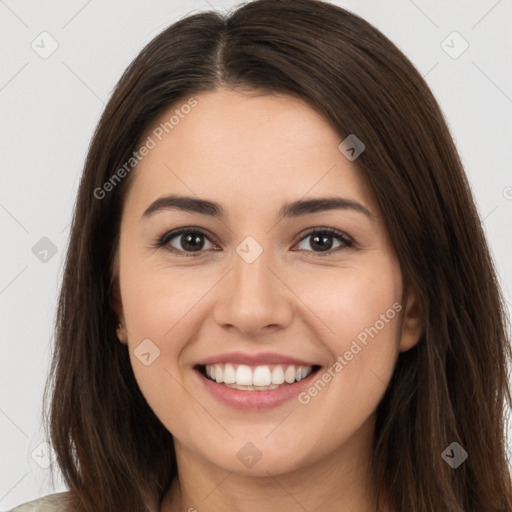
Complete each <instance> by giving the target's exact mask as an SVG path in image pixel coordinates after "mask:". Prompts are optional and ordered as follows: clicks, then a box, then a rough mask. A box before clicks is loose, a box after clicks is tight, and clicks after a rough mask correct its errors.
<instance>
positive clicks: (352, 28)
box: [44, 0, 512, 512]
mask: <svg viewBox="0 0 512 512" xmlns="http://www.w3.org/2000/svg"><path fill="white" fill-rule="evenodd" d="M221 86H223V87H230V88H239V89H247V90H263V91H267V92H270V93H273V92H279V93H286V94H290V95H293V96H295V97H298V98H301V99H302V100H305V101H307V102H308V104H310V105H311V106H312V107H313V108H315V109H316V110H317V111H318V112H320V113H321V114H323V115H324V116H325V118H326V119H327V120H328V122H330V123H331V124H332V126H333V127H334V129H336V130H337V132H338V133H339V135H340V141H341V140H343V139H344V138H345V137H346V136H347V135H348V134H356V136H357V137H358V138H359V139H361V140H362V141H363V143H364V144H365V146H366V149H365V151H364V152H363V153H362V154H361V155H360V156H359V158H358V160H357V163H358V165H359V166H361V168H362V169H363V171H364V172H365V173H366V175H367V176H368V178H369V180H370V182H371V184H372V186H373V188H374V190H375V193H376V196H377V198H378V202H379V205H380V208H381V209H382V212H383V214H384V217H385V220H386V224H387V229H388V230H389V233H390V236H391V240H392V242H393V244H394V248H395V250H396V253H397V255H398V258H399V260H400V264H401V269H402V273H403V277H404V280H405V282H406V283H407V284H408V286H413V287H414V288H415V289H416V290H417V292H418V294H419V297H420V300H421V304H422V313H423V316H424V325H425V329H424V332H423V334H422V337H421V339H420V341H419V343H418V344H417V345H416V346H415V347H414V348H412V349H410V350H409V351H407V352H404V353H400V355H399V359H398V362H397V365H396V368H395V372H394V375H393V377H392V381H391V383H390V385H389V387H388V389H387V391H386V393H385V395H384V397H383V399H382V401H381V403H380V404H379V406H378V410H377V423H376V429H375V435H374V458H373V465H372V471H373V475H372V477H373V481H374V482H375V484H376V486H377V487H376V492H377V495H378V496H380V497H381V498H382V500H384V496H389V500H390V504H391V506H392V507H393V508H394V510H396V511H399V510H400V511H401V510H407V511H408V512H432V511H436V512H442V511H450V512H462V511H466V512H477V511H486V512H491V511H495V512H498V511H501V512H503V511H511V510H512V497H511V496H512V485H511V478H510V471H509V467H508V462H507V457H506V445H505V427H506V425H505V416H504V407H505V405H506V404H508V406H509V407H510V406H511V394H510V388H509V381H508V375H507V362H510V360H511V348H510V343H509V339H508V338H507V337H508V336H509V334H508V332H509V326H508V321H507V317H506V309H505V307H504V301H503V298H502V296H501V294H500V289H499V284H498V280H497V277H496V272H495V270H494V267H493V262H492V260H491V257H490V254H489V249H488V246H487V244H486V240H485V237H484V233H483V230H482V227H481V223H480V220H479V217H478V214H477V210H476V208H475V204H474V199H473V197H472V194H471V191H470V188H469V185H468V181H467V179H466V176H465V174H464V170H463V167H462V164H461V161H460V158H459V156H458V154H457V150H456V148H455V146H454V143H453V140H452V137H451V135H450V133H449V131H448V128H447V125H446V123H445V120H444V118H443V115H442V113H441V111H440V109H439V106H438V104H437V102H436V100H435V99H434V97H433V95H432V93H431V91H430V89H429V88H428V86H427V85H426V83H425V82H424V80H423V79H422V77H421V75H420V74H419V73H418V71H417V70H416V69H415V67H414V66H413V65H412V64H411V62H410V61H409V60H408V59H407V58H406V57H405V56H404V55H403V54H402V53H401V52H400V51H399V50H398V49H397V47H396V46H395V45H394V44H393V43H392V42H391V41H390V40H389V39H388V38H386V37H385V36H384V35H383V34H382V33H380V32H379V31H378V30H376V29H375V28H374V27H373V26H372V25H370V24H369V23H368V22H366V21H365V20H363V19H362V18H360V17H359V16H357V15H355V14H353V13H350V12H348V11H347V10H344V9H342V8H340V7H337V6H334V5H332V4H329V3H326V2H323V1H317V0H293V1H287V0H257V1H253V2H250V3H247V4H245V5H242V6H240V7H239V8H238V9H237V10H235V11H233V12H232V13H230V14H229V15H226V16H222V15H220V14H218V13H215V12H203V13H199V14H194V15H190V16H188V17H185V18H183V19H181V20H180V21H178V22H176V23H174V24H173V25H172V26H170V27H168V28H167V29H166V30H164V31H163V32H162V33H161V34H160V35H158V36H157V37H156V38H154V39H153V40H152V41H151V42H150V43H149V44H148V45H147V46H146V47H145V48H144V49H143V50H142V51H141V53H140V54H139V55H138V56H137V58H136V59H135V60H134V61H133V62H132V64H131V65H130V66H129V67H128V69H127V70H126V71H125V73H124V74H123V76H122V77H121V79H120V81H119V82H118V84H117V86H116V88H115V90H114V92H113V94H112V97H111V98H110V100H109V102H108V104H107V106H106V108H105V111H104V112H103V115H102V116H101V119H100V121H99V124H98V127H97V129H96V132H95V134H94V137H93V140H92V142H91V145H90V148H89V152H88V156H87V160H86V163H85V167H84V170H83V175H82V179H81V182H80V187H79V192H78V197H77V201H76V206H75V211H74V218H73V223H72V227H71V234H70V242H69V248H68V252H67V260H66V266H65V273H64V276H63V283H62V288H61V294H60V299H59V305H58V312H57V322H56V343H55V352H54V358H53V361H52V365H51V370H50V375H49V378H48V382H47V385H46V388H45V407H46V406H47V403H48V400H50V407H49V411H48V412H47V413H46V412H45V414H44V419H45V422H46V423H47V428H48V435H49V438H50V439H51V442H52V445H53V448H54V450H55V453H56V457H57V462H58V465H59V467H60V470H61V472H62V475H63V477H64V479H65V482H66V484H67V485H68V487H69V489H70V491H71V492H70V496H71V498H72V500H71V501H70V506H72V509H73V510H77V511H81V512H110V511H112V512H114V511H116V512H117V511H119V510H131V511H149V510H151V511H155V510H159V506H160V503H161V500H162V499H163V496H164V495H165V493H166V491H167V489H168V488H169V486H170V484H171V481H172V480H173V478H174V477H175V476H176V473H177V467H176V461H175V453H174V448H173V438H172V435H171V434H170V433H169V432H168V431H167V429H166V428H165V427H164V426H163V425H162V423H161V422H160V421H159V420H158V418H157V417H156V416H155V414H154V413H153V411H152V410H151V409H150V407H149V406H148V404H147V403H146V401H145V399H144V397H143V396H142V394H141V392H140V390H139V388H138V385H137V382H136V380H135V378H134V375H133V372H132V368H131V365H130V360H129V355H128V352H127V347H126V346H125V345H124V344H121V343H120V342H119V341H118V339H117V337H116V325H117V319H116V313H115V309H114V307H113V303H112V299H111V296H112V272H111V265H112V257H113V254H114V252H115V249H116V247H117V243H118V235H119V229H120V217H121V208H122V204H123V197H124V195H125V194H126V187H127V185H128V183H130V181H131V179H130V178H131V174H129V173H128V175H127V176H126V177H124V178H123V179H121V180H118V181H116V182H115V183H113V182H112V181H111V182H110V183H111V184H112V186H111V187H109V190H108V192H105V193H103V192H102V193H101V194H100V193H98V192H97V191H98V190H100V189H101V190H103V191H105V187H104V184H105V183H106V182H107V181H109V180H111V179H112V176H113V175H114V173H115V172H116V170H118V169H119V168H121V167H122V166H123V165H124V164H125V163H126V162H127V161H129V159H130V157H132V155H133V152H134V151H135V150H136V149H137V147H138V145H139V144H140V143H141V137H142V135H143V133H144V132H145V130H146V129H147V128H148V126H149V125H150V123H151V122H152V121H153V120H155V119H156V118H157V116H159V115H160V114H161V113H162V112H163V111H165V110H166V109H168V108H169V107H170V106H171V105H173V104H177V102H179V101H186V99H187V98H189V97H191V96H192V95H197V94H199V93H201V92H204V91H212V90H215V89H217V88H219V87H221ZM133 172H136V168H135V169H134V170H133V171H132V173H133ZM95 191H96V193H95ZM100 195H101V197H99V196H100ZM50 393H51V396H50ZM453 442H457V443H458V444H459V445H460V446H461V447H462V448H463V449H464V450H465V451H466V452H467V453H468V458H467V459H466V460H465V461H464V463H462V464H461V465H460V466H459V467H457V468H456V469H453V468H452V467H451V466H450V465H449V464H448V463H447V462H446V461H445V458H443V456H442V454H443V453H444V452H445V450H446V449H447V448H448V447H449V446H450V445H451V443H453Z"/></svg>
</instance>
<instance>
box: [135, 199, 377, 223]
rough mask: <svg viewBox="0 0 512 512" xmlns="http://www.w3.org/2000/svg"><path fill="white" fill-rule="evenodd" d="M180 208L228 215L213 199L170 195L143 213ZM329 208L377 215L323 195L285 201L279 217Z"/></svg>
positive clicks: (294, 215)
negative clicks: (314, 197)
mask: <svg viewBox="0 0 512 512" xmlns="http://www.w3.org/2000/svg"><path fill="white" fill-rule="evenodd" d="M170 209H178V210H182V211H185V212H190V213H199V214H201V215H208V216H210V217H214V218H217V219H221V220H225V219H226V217H227V215H226V211H225V210H224V208H223V207H222V206H221V205H220V204H219V203H215V202H213V201H208V200H206V199H198V198H196V197H188V196H178V195H168V196H164V197H160V198H158V199H156V200H155V201H154V202H153V203H151V204H150V205H149V207H148V208H147V209H146V210H145V211H144V213H143V214H142V218H149V217H151V216H153V215H155V214H156V213H158V212H160V211H165V210H170ZM329 210H352V211H355V212H358V213H362V214H364V215H365V216H366V217H368V218H369V219H370V220H371V221H372V222H375V216H374V215H373V214H372V213H371V212H370V211H369V210H368V209H367V208H366V207H365V206H363V205H362V204H361V203H358V202H357V201H354V200H353V199H347V198H343V197H336V196H335V197H322V198H317V199H307V200H299V201H294V202H292V203H285V204H284V205H283V206H282V207H281V209H280V210H279V212H278V218H279V219H284V218H295V217H300V216H302V215H307V214H311V213H317V212H323V211H329Z"/></svg>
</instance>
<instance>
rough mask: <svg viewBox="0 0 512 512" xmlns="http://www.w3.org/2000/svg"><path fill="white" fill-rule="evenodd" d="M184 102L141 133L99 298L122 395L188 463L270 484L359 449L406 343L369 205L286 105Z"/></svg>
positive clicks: (329, 143)
mask: <svg viewBox="0 0 512 512" xmlns="http://www.w3.org/2000/svg"><path fill="white" fill-rule="evenodd" d="M195 100H196V101H197V104H196V106H195V107H194V108H193V109H181V110H180V106H181V105H174V106H173V107H172V108H170V109H169V110H168V111H167V112H166V113H165V114H164V115H163V116H162V117H161V118H160V119H157V120H156V122H155V123H154V125H152V127H151V128H150V129H149V130H148V132H147V133H146V135H145V136H144V140H146V141H147V140H148V139H147V137H148V136H149V137H151V139H152V140H153V141H154V142H155V144H154V147H152V148H151V149H150V151H149V152H148V154H147V155H146V156H145V157H144V158H143V159H142V161H141V162H140V163H139V164H138V166H137V168H136V169H135V170H134V171H133V175H132V176H131V177H130V179H131V180H133V181H132V182H131V183H130V188H129V190H128V193H127V195H126V198H125V202H124V207H123V214H122V221H121V235H120V242H119V247H118V251H117V255H116V259H115V274H116V276H117V277H118V286H119V287H118V288H117V289H116V301H117V308H118V313H119V317H120V321H121V323H122V325H123V329H122V331H121V334H120V339H121V341H122V342H123V343H126V344H127V345H128V349H129V353H130V358H131V364H132V366H133V371H134V374H135V377H136V379H137V382H138V384H139V386H140V389H141V391H142V393H143V394H144V396H145V398H146V400H147V402H148V403H149V405H150V407H151V408H152V409H153V411H154V412H155V414H156V415H157V416H158V418H159V419H160V420H161V422H162V423H163V425H165V427H166V428H167V429H168V430H169V431H170V432H171V433H172V434H173V436H174V438H175V442H176V446H177V451H181V452H182V453H184V452H185V451H186V452H187V453H188V454H189V455H190V456H191V457H193V458H195V459H196V460H198V461H201V463H202V464H204V465H206V466H208V465H214V466H216V467H221V468H224V469H226V470H228V471H232V472H237V473H246V474H253V475H265V474H267V472H270V473H272V474H278V473H283V472H289V471H294V470H300V469H301V468H307V467H309V466H311V465H312V464H315V463H320V462H322V461H323V460H327V459H328V458H329V457H333V456H339V455H341V453H342V452H343V451H347V450H350V447H351V446H358V449H361V447H362V446H365V445H366V446H368V443H369V439H370V436H371V431H372V425H373V421H374V417H375V415H374V413H375V409H376V407H377V405H378V403H379V401H380V400H381V398H382V396H383V394H384V392H385V390H386V387H387V385H388V383H389V380H390V378H391V375H392V372H393V369H394V366H395V363H396V359H397V356H398V354H399V352H400V351H401V350H402V351H403V350H408V349H409V348H411V347H412V346H413V345H414V344H415V343H416V342H417V339H418V337H419V334H420V330H419V324H418V322H417V321H416V320H415V318H414V315H413V313H414V310H415V304H416V297H415V295H414V294H412V293H410V292H407V293H406V290H405V288H404V283H403V280H402V275H401V271H400V266H399V263H398V260H397V258H396V255H395V254H394V252H393V248H392V246H391V244H390V240H389V237H388V233H387V230H386V226H385V222H384V219H383V217H382V214H381V212H380V210H379V207H378V203H377V201H376V198H375V196H374V193H373V191H372V189H371V187H370V185H369V183H368V181H367V179H366V178H365V176H364V174H363V172H362V170H361V169H360V168H359V167H358V166H357V160H354V161H350V160H348V159H347V158H346V157H345V156H344V155H343V154H342V153H341V152H340V150H339V149H338V146H339V144H340V142H341V141H342V140H343V139H342V137H340V136H339V135H338V134H337V133H336V132H335V131H334V129H333V128H332V127H331V126H330V124H329V123H328V122H327V121H326V120H324V118H322V117H321V116H320V115H319V114H318V113H316V111H314V110H313V109H312V108H311V107H309V106H308V105H306V104H305V103H303V102H301V101H300V100H298V99H295V98H292V97H289V96H277V95H261V94H260V95H256V94H255V93H241V92H234V91H228V90H224V89H219V90H217V91H214V92H208V93H203V94H200V95H197V96H195ZM184 103H186V102H184ZM176 109H178V110H180V112H185V111H187V112H188V113H187V114H186V115H184V114H182V115H181V116H179V122H177V123H175V124H174V126H173V128H172V129H169V128H168V129H167V131H168V133H166V132H165V130H162V128H161V127H160V129H159V128H158V127H159V125H160V124H161V123H164V122H166V121H168V120H169V118H170V117H171V115H172V114H173V113H174V112H175V110H176ZM162 132H163V133H162ZM160 139H161V140H160ZM363 142H364V141H363ZM148 146H153V144H152V143H150V144H148ZM367 150H368V148H367ZM171 195H172V196H175V198H176V197H178V198H179V197H185V196H186V197H189V198H191V200H189V201H182V202H181V203H179V202H178V201H176V200H175V201H174V202H172V201H170V200H169V197H170V196H171ZM328 199H333V200H338V204H337V206H336V205H334V206H333V204H330V208H327V206H328V203H327V202H326V200H328ZM317 200H318V201H323V202H318V203H315V202H314V201H317ZM198 201H209V202H211V203H215V204H216V205H217V206H215V205H213V206H212V205H210V204H202V203H200V202H199V203H198ZM297 201H307V203H305V204H303V205H302V207H301V206H300V205H295V207H294V206H293V203H295V202H297ZM180 204H181V207H180ZM286 205H288V208H286ZM290 205H292V206H290ZM315 205H316V206H315ZM335 206H336V207H335ZM283 212H284V214H283ZM220 213H222V215H221V214H220ZM217 381H218V382H217ZM224 381H225V382H224ZM236 387H238V388H239V389H237V388H236Z"/></svg>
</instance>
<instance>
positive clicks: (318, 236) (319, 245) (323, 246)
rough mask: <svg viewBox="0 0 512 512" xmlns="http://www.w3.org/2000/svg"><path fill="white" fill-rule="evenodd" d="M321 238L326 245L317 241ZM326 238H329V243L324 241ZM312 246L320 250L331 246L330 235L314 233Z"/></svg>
mask: <svg viewBox="0 0 512 512" xmlns="http://www.w3.org/2000/svg"><path fill="white" fill-rule="evenodd" d="M319 240H321V241H322V242H323V243H327V247H325V245H321V244H322V242H320V243H318V241H319ZM326 240H330V243H328V242H326ZM311 245H312V246H314V245H316V246H317V247H319V248H320V250H325V251H328V250H329V249H331V247H332V237H331V236H330V235H314V236H313V243H312V244H311Z"/></svg>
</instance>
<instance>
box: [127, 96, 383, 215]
mask: <svg viewBox="0 0 512 512" xmlns="http://www.w3.org/2000/svg"><path fill="white" fill-rule="evenodd" d="M193 98H194V100H195V102H196V104H195V106H194V107H193V108H184V105H187V101H188V100H189V98H185V99H184V100H183V101H182V102H178V103H176V104H174V105H172V106H171V107H169V108H168V109H167V110H166V111H165V112H164V113H163V114H162V115H161V116H160V117H159V118H158V119H156V120H155V121H154V122H153V123H152V124H151V125H150V126H149V128H148V129H147V130H146V133H145V134H144V137H143V141H145V140H148V137H149V138H151V140H152V141H153V143H154V144H151V145H152V146H154V147H153V148H152V149H151V150H150V151H149V153H148V154H147V156H145V157H144V158H143V159H142V160H141V161H140V162H139V163H138V165H137V167H136V169H135V170H134V171H133V173H134V176H132V179H133V181H134V182H133V184H132V186H131V187H130V194H129V196H131V198H128V199H129V201H130V202H131V203H132V204H133V203H134V202H135V203H138V206H137V208H138V209H139V210H140V208H142V207H143V205H144V204H145V205H146V206H147V203H149V202H150V201H153V200H154V199H155V198H156V197H158V196H160V195H164V194H168V193H182V194H187V195H197V196H199V197H204V198H214V199H215V200H216V201H218V202H221V203H225V204H227V205H229V204H232V205H233V206H234V207H236V208H237V209H238V210H240V209H247V208H249V209H250V208H264V207H268V208H274V209H276V210H277V208H278V207H279V206H280V205H281V204H282V203H283V202H285V201H292V200H296V199H298V198H303V197H306V198H307V196H308V195H312V196H315V197H318V196H322V195H330V196H332V195H333V194H338V195H341V196H344V197H346V196H350V197H351V198H353V199H355V198H357V199H358V200H359V201H361V202H363V203H365V204H366V205H367V206H368V208H371V209H373V210H374V211H375V213H377V210H376V201H375V197H374V195H373V191H372V189H371V186H370V184H369V182H368V180H367V178H366V176H365V175H364V173H363V172H362V170H361V169H360V168H359V166H358V165H357V162H355V161H349V160H348V159H346V158H345V157H344V156H343V155H342V154H341V153H340V151H339V150H338V146H339V144H340V142H341V141H342V137H341V136H340V135H339V134H338V133H337V132H336V130H334V128H333V127H332V126H331V125H330V124H329V123H328V122H327V121H326V120H325V119H324V118H323V117H322V116H321V115H320V114H319V113H318V112H317V111H315V110H314V109H313V108H311V107H310V106H309V105H307V104H306V103H305V102H304V101H302V100H300V99H297V98H295V97H292V96H288V95H276V94H268V93H258V92H239V91H233V90H227V89H220V90H216V91H211V92H206V93H201V94H197V95H194V97H193ZM188 103H190V101H188ZM276 202H278V203H279V204H276ZM271 205H273V206H271Z"/></svg>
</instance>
